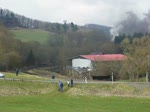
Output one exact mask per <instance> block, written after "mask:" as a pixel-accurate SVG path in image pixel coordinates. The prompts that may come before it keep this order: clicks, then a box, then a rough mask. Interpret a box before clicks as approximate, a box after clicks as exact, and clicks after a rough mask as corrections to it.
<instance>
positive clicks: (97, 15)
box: [0, 0, 150, 27]
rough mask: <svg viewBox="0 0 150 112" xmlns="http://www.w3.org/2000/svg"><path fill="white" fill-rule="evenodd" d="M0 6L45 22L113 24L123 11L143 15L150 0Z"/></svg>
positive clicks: (8, 1) (1, 2) (56, 0)
mask: <svg viewBox="0 0 150 112" xmlns="http://www.w3.org/2000/svg"><path fill="white" fill-rule="evenodd" d="M0 8H3V9H8V10H11V11H13V12H14V13H16V14H20V15H24V16H26V17H29V18H32V19H38V20H42V21H47V22H59V23H63V21H64V20H67V23H70V22H73V23H75V24H78V25H85V24H89V23H93V24H100V25H106V26H111V27H113V26H114V25H115V24H116V23H117V22H118V21H120V20H121V19H123V18H124V15H125V14H126V12H129V11H133V12H134V13H137V14H138V15H139V16H141V17H142V15H143V13H147V12H148V11H149V9H150V0H0Z"/></svg>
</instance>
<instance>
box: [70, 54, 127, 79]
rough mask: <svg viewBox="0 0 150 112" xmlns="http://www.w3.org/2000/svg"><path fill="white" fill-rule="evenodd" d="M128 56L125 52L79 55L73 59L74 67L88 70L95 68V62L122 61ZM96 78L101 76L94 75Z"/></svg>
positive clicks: (78, 69)
mask: <svg viewBox="0 0 150 112" xmlns="http://www.w3.org/2000/svg"><path fill="white" fill-rule="evenodd" d="M125 58H126V56H125V55H123V54H90V55H79V56H76V57H74V58H72V59H71V62H72V68H74V69H75V70H77V71H81V70H83V69H86V71H92V70H93V65H92V64H93V62H112V61H121V60H124V59H125ZM94 78H96V79H97V78H99V77H97V76H93V79H94Z"/></svg>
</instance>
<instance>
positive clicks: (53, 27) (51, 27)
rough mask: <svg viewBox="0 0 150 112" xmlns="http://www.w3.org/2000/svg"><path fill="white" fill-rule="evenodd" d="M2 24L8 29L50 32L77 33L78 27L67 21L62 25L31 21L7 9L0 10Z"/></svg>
mask: <svg viewBox="0 0 150 112" xmlns="http://www.w3.org/2000/svg"><path fill="white" fill-rule="evenodd" d="M0 23H2V24H3V25H4V26H6V27H7V28H14V27H21V28H29V29H42V30H45V31H50V32H56V33H61V32H66V31H68V30H71V31H74V32H75V31H77V30H78V26H77V25H76V24H74V23H73V22H71V23H68V24H67V21H65V20H64V21H63V24H61V23H51V22H44V21H40V20H35V19H31V18H28V17H25V16H22V15H18V14H15V13H14V12H12V11H9V10H7V9H1V8H0Z"/></svg>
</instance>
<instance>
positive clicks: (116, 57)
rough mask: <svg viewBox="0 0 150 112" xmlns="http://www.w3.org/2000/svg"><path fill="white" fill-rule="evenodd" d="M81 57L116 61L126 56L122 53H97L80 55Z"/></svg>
mask: <svg viewBox="0 0 150 112" xmlns="http://www.w3.org/2000/svg"><path fill="white" fill-rule="evenodd" d="M80 56H81V57H83V58H86V59H89V60H92V61H117V60H124V59H125V58H126V56H125V55H123V54H99V55H96V54H94V55H80Z"/></svg>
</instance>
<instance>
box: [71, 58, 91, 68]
mask: <svg viewBox="0 0 150 112" xmlns="http://www.w3.org/2000/svg"><path fill="white" fill-rule="evenodd" d="M72 67H74V68H76V67H81V68H83V67H85V68H86V67H89V68H92V62H91V60H88V59H80V58H77V59H73V60H72Z"/></svg>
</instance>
